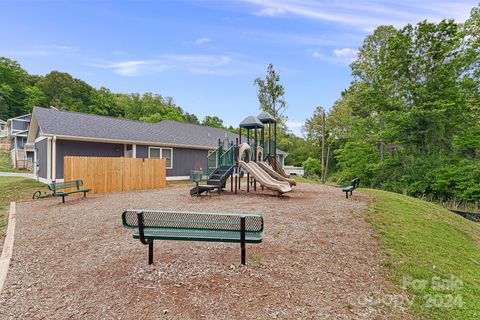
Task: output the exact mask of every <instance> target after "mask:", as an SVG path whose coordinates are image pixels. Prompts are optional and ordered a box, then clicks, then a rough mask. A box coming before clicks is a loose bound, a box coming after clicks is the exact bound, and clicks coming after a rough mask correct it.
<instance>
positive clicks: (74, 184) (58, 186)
mask: <svg viewBox="0 0 480 320" xmlns="http://www.w3.org/2000/svg"><path fill="white" fill-rule="evenodd" d="M81 186H83V181H82V180H73V181H64V182H52V183H51V184H49V185H48V189H49V190H50V191H52V192H53V194H52V196H54V197H62V202H63V203H65V197H66V196H68V195H69V194H73V193H82V192H83V197H84V198H85V197H86V196H87V192H89V191H90V190H91V189H80V187H81ZM70 188H77V189H76V190H72V191H65V189H70ZM62 190H63V191H62Z"/></svg>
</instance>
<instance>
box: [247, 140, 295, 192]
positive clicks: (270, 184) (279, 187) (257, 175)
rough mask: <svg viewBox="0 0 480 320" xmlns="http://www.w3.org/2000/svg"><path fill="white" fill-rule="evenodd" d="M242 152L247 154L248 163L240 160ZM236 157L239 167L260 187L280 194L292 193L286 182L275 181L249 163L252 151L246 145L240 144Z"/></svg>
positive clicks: (251, 162) (256, 166)
mask: <svg viewBox="0 0 480 320" xmlns="http://www.w3.org/2000/svg"><path fill="white" fill-rule="evenodd" d="M244 152H247V154H248V159H249V162H245V161H243V160H242V159H243V154H244ZM238 157H239V159H238V164H239V165H240V167H241V168H243V169H244V170H245V171H247V172H248V173H249V174H250V175H252V177H253V178H254V179H255V180H257V181H258V182H259V183H260V185H262V186H264V187H265V188H267V189H270V190H273V191H277V192H278V193H280V194H282V193H286V192H290V191H292V188H291V187H290V184H289V183H288V182H285V181H278V180H275V179H274V178H272V177H271V176H270V175H269V174H268V173H266V172H265V171H263V169H262V168H261V167H260V166H259V165H258V164H256V163H255V162H253V161H251V159H252V150H251V148H250V146H249V145H248V144H247V143H242V145H241V146H240V150H239V152H238Z"/></svg>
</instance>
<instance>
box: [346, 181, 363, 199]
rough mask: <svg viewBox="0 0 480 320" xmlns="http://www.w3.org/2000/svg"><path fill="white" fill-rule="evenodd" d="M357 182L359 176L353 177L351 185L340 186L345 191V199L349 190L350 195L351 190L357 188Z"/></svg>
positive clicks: (358, 182)
mask: <svg viewBox="0 0 480 320" xmlns="http://www.w3.org/2000/svg"><path fill="white" fill-rule="evenodd" d="M359 184H360V178H355V179H353V180H352V184H351V185H349V186H347V187H343V188H342V191H343V192H345V196H346V198H347V199H348V193H349V192H350V195H352V193H353V190H355V189H357V188H358V185H359Z"/></svg>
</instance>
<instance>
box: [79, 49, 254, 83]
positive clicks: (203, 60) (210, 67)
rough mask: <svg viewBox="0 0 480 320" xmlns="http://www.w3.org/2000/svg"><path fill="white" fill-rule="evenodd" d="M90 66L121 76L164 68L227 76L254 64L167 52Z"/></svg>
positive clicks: (130, 75)
mask: <svg viewBox="0 0 480 320" xmlns="http://www.w3.org/2000/svg"><path fill="white" fill-rule="evenodd" d="M88 65H89V66H91V67H96V68H103V69H110V70H112V71H113V72H114V73H116V74H119V75H122V76H129V77H132V76H141V75H145V74H154V73H159V72H163V71H165V70H166V69H175V70H185V71H188V72H190V73H195V74H206V75H220V76H228V75H233V74H240V73H244V72H245V71H246V70H252V69H253V68H254V67H255V66H253V65H251V64H249V63H247V62H243V61H240V60H238V59H235V58H233V57H232V56H229V55H202V54H169V55H163V56H159V57H158V58H156V59H142V60H140V59H139V60H126V61H118V62H104V61H101V62H96V63H90V64H88Z"/></svg>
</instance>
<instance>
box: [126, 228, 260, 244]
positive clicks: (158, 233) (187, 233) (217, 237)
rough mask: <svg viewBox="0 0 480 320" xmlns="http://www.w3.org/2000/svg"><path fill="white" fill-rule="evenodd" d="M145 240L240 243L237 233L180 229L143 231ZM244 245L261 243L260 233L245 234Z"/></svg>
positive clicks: (135, 236) (135, 237) (137, 234)
mask: <svg viewBox="0 0 480 320" xmlns="http://www.w3.org/2000/svg"><path fill="white" fill-rule="evenodd" d="M144 237H145V239H154V240H182V241H208V242H234V243H239V242H240V232H238V231H217V230H181V229H161V230H158V229H151V230H150V229H148V228H146V229H145V230H144ZM133 238H134V239H140V234H139V233H138V232H136V233H134V234H133ZM245 242H246V243H260V242H262V233H261V232H245Z"/></svg>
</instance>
